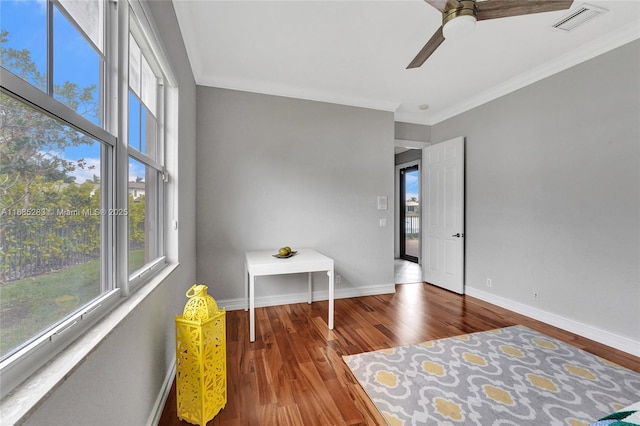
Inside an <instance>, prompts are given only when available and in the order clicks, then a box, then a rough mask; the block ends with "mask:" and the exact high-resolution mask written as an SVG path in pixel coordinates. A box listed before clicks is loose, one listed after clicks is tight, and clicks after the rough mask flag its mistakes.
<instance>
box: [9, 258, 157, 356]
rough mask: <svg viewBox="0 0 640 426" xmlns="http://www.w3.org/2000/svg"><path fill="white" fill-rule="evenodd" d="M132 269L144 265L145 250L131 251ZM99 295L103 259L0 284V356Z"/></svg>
mask: <svg viewBox="0 0 640 426" xmlns="http://www.w3.org/2000/svg"><path fill="white" fill-rule="evenodd" d="M129 265H130V267H129V268H130V270H131V271H133V270H135V269H138V268H140V267H142V266H143V265H144V250H136V251H132V252H130V253H129ZM99 295H100V260H99V259H98V260H92V261H90V262H86V263H83V264H81V265H74V266H70V267H68V268H65V269H62V270H59V271H55V272H51V273H48V274H42V275H38V276H34V277H29V278H25V279H22V280H16V281H12V282H10V283H7V284H4V285H1V286H0V325H1V328H0V356H4V355H5V354H7V353H9V352H10V351H12V350H13V349H14V348H15V347H17V346H19V345H21V344H22V343H24V342H25V341H27V340H29V339H31V338H32V337H34V336H36V335H37V334H39V333H40V332H42V331H44V330H45V329H46V328H48V327H50V326H51V325H53V324H55V323H57V322H58V321H60V320H61V319H63V318H64V317H66V316H67V315H69V314H70V313H72V312H73V311H75V310H77V309H79V308H81V307H82V306H83V305H85V304H86V303H89V302H90V301H91V300H93V299H95V298H96V297H98V296H99Z"/></svg>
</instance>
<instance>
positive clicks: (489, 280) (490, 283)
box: [487, 278, 493, 287]
mask: <svg viewBox="0 0 640 426" xmlns="http://www.w3.org/2000/svg"><path fill="white" fill-rule="evenodd" d="M492 285H493V283H492V282H491V278H487V287H491V286H492Z"/></svg>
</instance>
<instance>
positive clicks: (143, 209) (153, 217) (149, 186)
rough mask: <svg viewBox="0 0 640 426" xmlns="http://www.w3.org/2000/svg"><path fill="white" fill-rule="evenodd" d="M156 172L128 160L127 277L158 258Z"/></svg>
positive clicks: (157, 180) (157, 178)
mask: <svg viewBox="0 0 640 426" xmlns="http://www.w3.org/2000/svg"><path fill="white" fill-rule="evenodd" d="M158 184H159V176H158V172H157V171H156V170H155V169H153V168H152V167H149V166H147V165H145V164H143V163H141V162H140V161H138V160H136V159H134V158H132V157H129V206H128V215H129V274H132V273H133V272H134V271H136V270H138V269H140V268H141V267H142V266H144V265H145V264H147V263H149V262H152V261H153V260H154V259H156V258H158V256H159V252H158V242H159V241H158V235H159V233H158V188H159V187H158Z"/></svg>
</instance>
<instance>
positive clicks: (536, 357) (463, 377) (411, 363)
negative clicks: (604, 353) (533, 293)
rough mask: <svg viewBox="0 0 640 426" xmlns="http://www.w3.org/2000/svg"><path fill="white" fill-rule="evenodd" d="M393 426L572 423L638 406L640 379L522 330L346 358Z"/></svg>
mask: <svg viewBox="0 0 640 426" xmlns="http://www.w3.org/2000/svg"><path fill="white" fill-rule="evenodd" d="M343 359H344V361H345V363H346V364H347V365H348V366H349V368H350V369H351V371H352V372H353V374H354V376H355V377H356V378H357V379H358V381H359V382H360V384H361V385H362V387H363V388H364V390H365V391H366V392H367V394H368V395H369V396H370V397H371V399H372V401H373V403H374V404H375V405H376V407H377V408H378V410H379V411H380V413H381V414H382V415H383V416H384V417H385V419H386V420H387V423H388V424H389V425H416V424H430V425H456V424H460V425H482V426H488V425H500V426H506V425H510V426H525V425H535V426H541V425H570V426H578V425H584V426H587V425H589V424H590V423H592V422H595V421H596V420H598V419H600V418H602V417H603V416H605V415H607V414H610V413H611V412H613V411H616V410H620V409H621V408H623V407H626V406H628V405H630V404H632V403H635V402H637V401H640V374H638V373H635V372H633V371H631V370H628V369H626V368H623V367H621V366H619V365H617V364H613V363H611V362H609V361H606V360H604V359H602V358H599V357H597V356H595V355H592V354H590V353H587V352H585V351H583V350H580V349H578V348H575V347H573V346H571V345H568V344H566V343H563V342H560V341H558V340H556V339H553V338H551V337H549V336H546V335H544V334H541V333H538V332H536V331H534V330H531V329H529V328H527V327H524V326H520V325H517V326H513V327H507V328H501V329H497V330H492V331H487V332H481V333H473V334H465V335H462V336H457V337H451V338H447V339H441V340H434V341H430V342H424V343H420V344H417V345H411V346H402V347H397V348H391V349H384V350H379V351H375V352H367V353H363V354H358V355H350V356H344V357H343Z"/></svg>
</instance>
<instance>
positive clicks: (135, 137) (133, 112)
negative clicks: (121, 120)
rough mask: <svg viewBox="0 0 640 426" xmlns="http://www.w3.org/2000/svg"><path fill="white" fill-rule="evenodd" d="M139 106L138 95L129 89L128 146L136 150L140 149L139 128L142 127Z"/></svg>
mask: <svg viewBox="0 0 640 426" xmlns="http://www.w3.org/2000/svg"><path fill="white" fill-rule="evenodd" d="M140 107H141V105H140V101H139V100H138V97H137V96H136V95H135V94H134V93H133V92H132V91H131V90H129V146H131V147H132V148H135V149H137V150H138V151H142V148H141V146H140V129H141V127H142V123H141V122H140V121H141V120H142V116H141V113H140Z"/></svg>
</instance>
